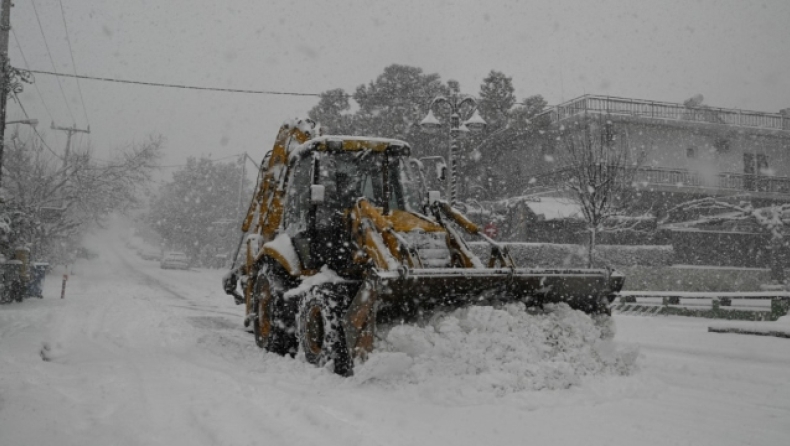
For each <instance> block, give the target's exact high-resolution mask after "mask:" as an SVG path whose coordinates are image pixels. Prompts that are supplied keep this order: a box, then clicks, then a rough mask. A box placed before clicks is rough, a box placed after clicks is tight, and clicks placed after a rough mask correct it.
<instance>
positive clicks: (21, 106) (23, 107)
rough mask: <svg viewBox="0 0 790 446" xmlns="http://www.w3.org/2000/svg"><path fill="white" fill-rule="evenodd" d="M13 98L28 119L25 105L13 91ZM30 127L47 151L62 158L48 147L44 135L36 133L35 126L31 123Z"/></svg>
mask: <svg viewBox="0 0 790 446" xmlns="http://www.w3.org/2000/svg"><path fill="white" fill-rule="evenodd" d="M14 98H15V99H16V103H17V104H19V108H21V109H22V113H23V114H24V115H25V119H30V116H28V114H27V110H25V106H24V105H22V101H21V100H20V99H19V96H17V94H16V93H14ZM30 127H31V128H32V129H33V132H34V133H35V134H36V136H38V139H39V140H40V141H41V143H42V144H44V147H46V148H47V150H49V151H50V153H52V154H53V155H55V156H56V157H57V158H59V159H61V160H63V157H62V156H60V155H58V154H57V153H55V151H54V150H52V148H51V147H49V145H48V144H47V142H46V141H44V137H43V136H41V134H40V133H38V129H36V126H33V125H31V126H30Z"/></svg>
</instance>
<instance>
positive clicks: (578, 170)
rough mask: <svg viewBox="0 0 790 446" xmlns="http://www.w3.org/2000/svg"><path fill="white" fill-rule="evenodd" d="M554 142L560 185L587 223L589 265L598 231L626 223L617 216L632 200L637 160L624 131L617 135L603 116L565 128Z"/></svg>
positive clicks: (622, 213)
mask: <svg viewBox="0 0 790 446" xmlns="http://www.w3.org/2000/svg"><path fill="white" fill-rule="evenodd" d="M558 145H559V147H558V151H557V157H558V158H559V160H558V161H559V163H560V166H561V172H562V174H563V177H564V181H563V184H562V185H563V186H564V187H566V188H567V189H568V190H569V191H570V192H571V196H572V197H573V199H574V200H575V201H576V202H577V203H578V205H579V208H580V209H581V212H582V215H583V216H584V220H585V222H586V223H587V230H588V231H589V235H590V238H589V246H588V266H590V267H592V265H593V263H594V254H595V244H596V236H597V235H598V233H600V232H602V231H611V230H622V229H625V227H624V226H625V225H627V223H626V224H623V222H627V220H625V219H622V218H618V217H625V214H626V211H627V210H628V207H629V205H630V204H631V202H632V200H631V198H632V197H633V195H634V193H635V187H634V175H635V174H636V171H637V169H638V168H639V163H640V160H639V159H635V158H634V156H633V154H632V153H631V151H630V150H629V149H628V146H627V138H626V135H625V134H619V135H618V134H617V132H616V131H615V129H614V124H613V123H612V122H611V121H609V120H606V119H605V118H602V119H601V120H600V121H587V122H585V123H583V124H581V126H580V127H579V128H573V129H566V131H564V132H563V134H562V135H561V136H560V139H559V141H558Z"/></svg>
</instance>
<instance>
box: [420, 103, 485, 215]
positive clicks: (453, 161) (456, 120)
mask: <svg viewBox="0 0 790 446" xmlns="http://www.w3.org/2000/svg"><path fill="white" fill-rule="evenodd" d="M467 104H468V105H470V106H471V107H472V109H473V110H474V111H473V112H472V115H471V116H470V117H469V119H467V120H466V121H464V122H463V123H461V114H460V111H461V108H462V107H463V106H464V105H467ZM436 106H441V107H448V110H449V111H450V152H449V156H448V161H449V164H450V179H449V181H448V182H447V199H448V200H449V201H450V205H451V206H455V203H456V200H457V198H458V196H457V194H458V189H457V183H458V170H457V169H458V162H457V160H458V137H459V136H460V134H461V133H462V132H474V133H477V132H482V131H483V130H484V129H485V128H486V121H485V120H484V119H483V117H482V116H480V113H479V112H478V111H477V100H476V99H475V98H473V97H472V96H469V95H464V94H460V93H458V92H454V93H453V94H451V95H450V96H437V97H435V98H434V99H433V100H432V101H431V105H430V106H428V114H427V115H426V116H425V118H423V119H422V121H420V127H421V128H422V129H423V130H425V131H427V132H436V131H437V130H440V129H441V128H442V122H441V121H439V119H437V118H436V115H434V114H433V109H434V107H436Z"/></svg>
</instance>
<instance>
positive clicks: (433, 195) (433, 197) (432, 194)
mask: <svg viewBox="0 0 790 446" xmlns="http://www.w3.org/2000/svg"><path fill="white" fill-rule="evenodd" d="M441 198H442V194H441V193H440V192H439V191H438V190H429V191H428V205H430V206H433V204H434V203H436V202H437V201H439V200H441Z"/></svg>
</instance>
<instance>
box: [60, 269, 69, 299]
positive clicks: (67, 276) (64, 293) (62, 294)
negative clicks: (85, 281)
mask: <svg viewBox="0 0 790 446" xmlns="http://www.w3.org/2000/svg"><path fill="white" fill-rule="evenodd" d="M67 280H69V275H68V274H64V275H63V288H61V289H60V298H61V299H63V298H65V297H66V281H67Z"/></svg>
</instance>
